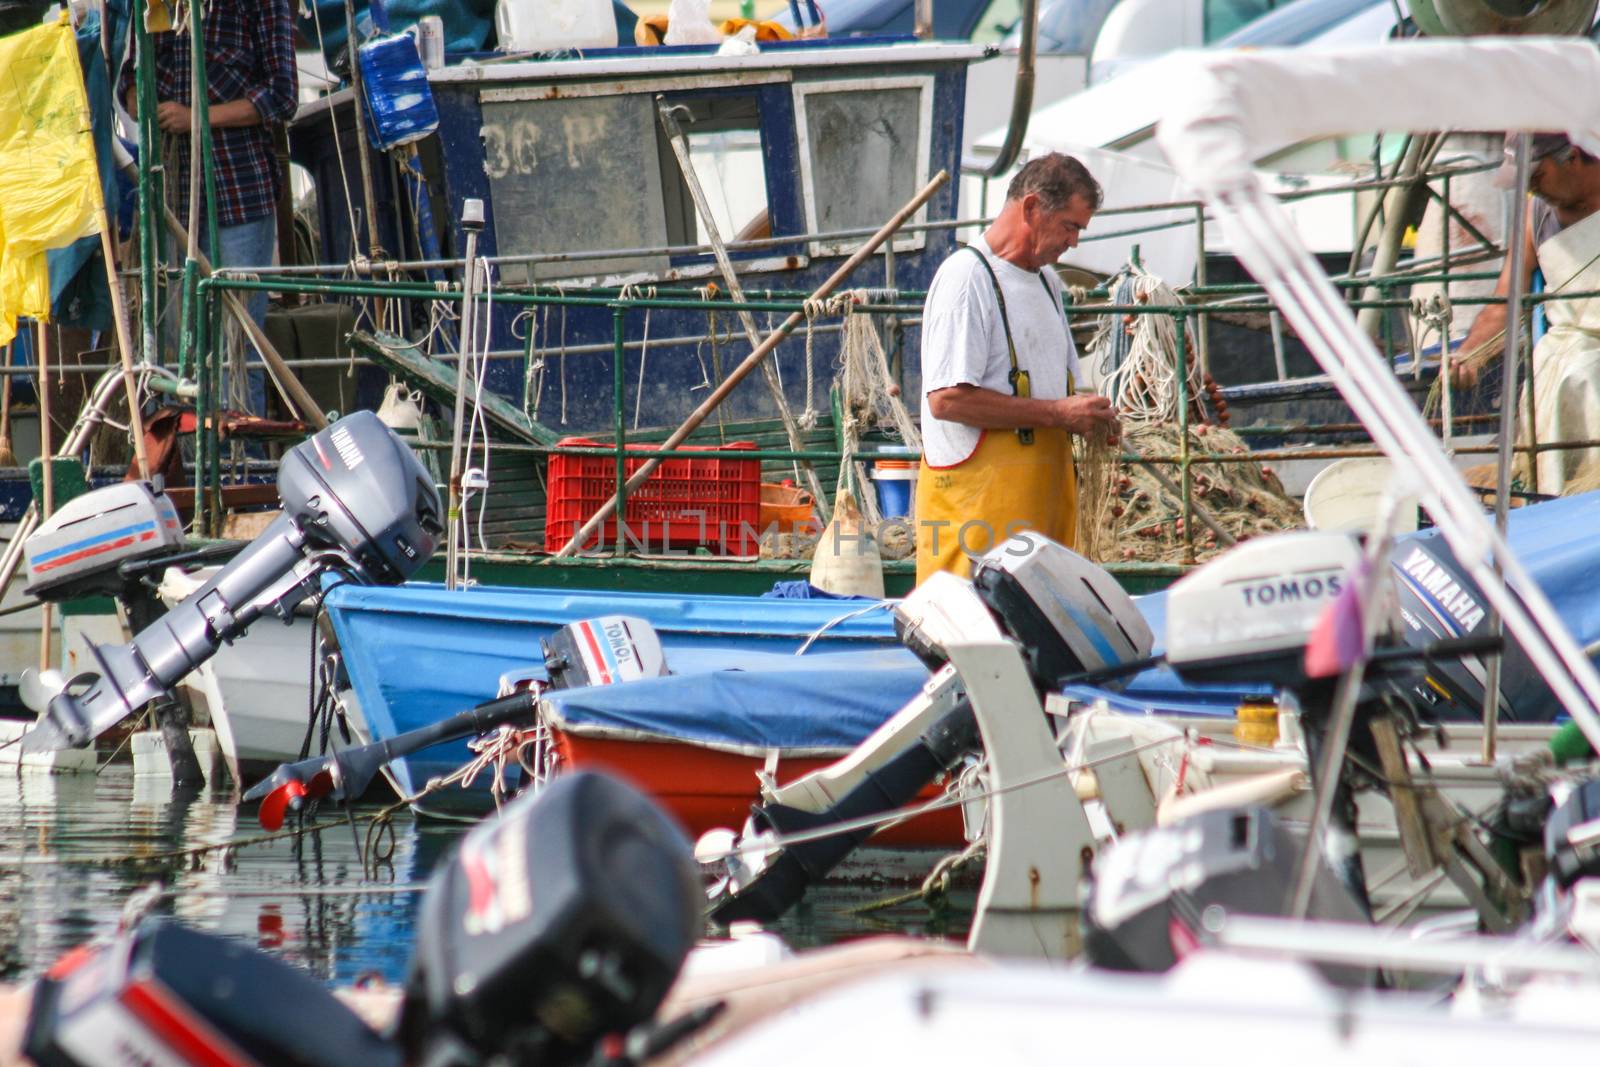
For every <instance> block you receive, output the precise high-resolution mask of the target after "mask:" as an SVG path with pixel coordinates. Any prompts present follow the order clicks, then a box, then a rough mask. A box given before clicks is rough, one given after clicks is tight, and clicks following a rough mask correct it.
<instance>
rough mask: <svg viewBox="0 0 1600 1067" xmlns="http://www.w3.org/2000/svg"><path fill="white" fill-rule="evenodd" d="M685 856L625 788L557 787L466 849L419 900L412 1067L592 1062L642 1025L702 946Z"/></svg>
mask: <svg viewBox="0 0 1600 1067" xmlns="http://www.w3.org/2000/svg"><path fill="white" fill-rule="evenodd" d="M703 902H704V894H703V891H702V889H701V886H700V878H699V869H698V867H697V866H696V864H695V862H694V855H693V852H692V851H691V850H690V847H689V842H688V841H687V840H685V839H684V837H683V835H682V833H681V832H680V831H679V830H678V828H677V826H676V825H675V824H674V823H672V821H671V820H670V819H669V818H668V817H667V816H666V815H665V814H663V813H662V812H661V810H660V809H659V808H657V807H656V806H655V805H654V804H652V803H651V802H650V801H649V800H648V799H647V798H646V797H644V796H643V795H642V794H641V793H639V792H638V791H637V790H635V789H634V788H632V787H631V786H628V785H625V784H623V783H622V782H620V781H618V780H616V779H614V778H610V777H608V776H606V775H602V774H596V773H593V772H581V773H577V774H570V775H563V776H561V777H558V778H557V779H555V780H554V781H553V782H551V783H550V784H549V785H548V786H546V787H545V788H544V789H542V790H540V791H539V792H537V793H534V794H525V795H524V796H523V797H521V798H519V799H518V800H516V801H515V802H513V803H512V804H510V805H508V806H507V807H506V809H505V812H504V814H503V815H502V816H501V817H500V818H499V819H497V820H495V821H494V822H491V823H486V824H483V825H480V826H478V827H477V828H476V829H474V830H473V831H472V832H471V833H469V834H467V836H466V837H465V838H463V839H462V841H461V844H460V847H459V850H458V851H457V853H456V854H455V856H454V857H453V858H452V860H451V862H449V863H448V864H446V865H445V867H444V868H443V869H442V870H441V871H439V873H437V874H436V875H435V876H434V879H433V882H432V884H431V885H430V886H429V888H428V893H427V896H426V897H425V898H424V902H423V906H422V913H421V920H420V924H419V925H420V933H419V935H418V939H417V948H416V953H415V955H414V956H413V958H412V965H411V974H410V977H409V978H408V980H407V983H406V997H405V1003H404V1006H403V1007H402V1010H401V1020H400V1027H399V1038H400V1042H401V1044H402V1046H403V1047H404V1049H405V1053H406V1059H407V1062H408V1063H411V1064H427V1065H429V1067H446V1065H449V1067H456V1065H461V1067H466V1065H472V1064H484V1063H489V1062H495V1063H506V1064H538V1065H539V1067H559V1065H561V1064H567V1063H578V1062H584V1061H587V1060H588V1059H589V1058H590V1057H591V1056H592V1054H593V1048H594V1044H595V1042H596V1041H598V1040H599V1039H600V1038H601V1037H603V1036H605V1035H608V1034H620V1033H623V1032H625V1031H627V1030H629V1029H630V1028H632V1027H634V1026H637V1025H639V1024H641V1023H643V1022H645V1021H647V1020H649V1019H650V1018H651V1017H652V1016H653V1015H654V1013H655V1011H656V1009H657V1008H658V1007H659V1006H660V1004H661V1001H662V999H663V998H664V997H665V996H666V993H667V990H668V988H669V987H670V986H671V984H672V982H673V980H674V979H675V978H676V976H677V973H678V969H679V967H680V966H682V963H683V960H684V958H685V956H687V955H688V952H689V950H690V949H691V948H692V947H693V946H694V942H695V939H696V938H697V937H698V936H699V934H700V931H701V917H700V913H701V907H702V905H703Z"/></svg>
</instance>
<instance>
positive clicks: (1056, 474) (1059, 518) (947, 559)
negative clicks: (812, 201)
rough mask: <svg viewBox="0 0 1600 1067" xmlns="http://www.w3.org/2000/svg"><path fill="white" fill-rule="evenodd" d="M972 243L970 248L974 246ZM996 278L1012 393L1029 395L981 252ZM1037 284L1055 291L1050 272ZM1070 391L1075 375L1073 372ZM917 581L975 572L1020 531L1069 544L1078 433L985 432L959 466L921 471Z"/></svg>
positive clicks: (1074, 519) (1074, 517)
mask: <svg viewBox="0 0 1600 1067" xmlns="http://www.w3.org/2000/svg"><path fill="white" fill-rule="evenodd" d="M969 247H970V246H969ZM971 251H972V253H973V254H974V255H976V256H977V257H978V258H979V259H980V260H982V261H983V266H984V270H986V271H987V272H988V274H989V280H990V281H991V282H993V283H994V293H995V298H996V300H997V301H998V302H999V305H1000V325H1001V326H1002V327H1003V328H1004V329H1005V334H1006V351H1007V353H1008V354H1009V356H1010V357H1011V375H1010V380H1011V394H1012V395H1013V396H1029V395H1031V390H1030V388H1029V383H1028V374H1027V372H1026V371H1024V370H1021V369H1020V368H1019V367H1018V366H1017V349H1016V345H1014V344H1013V343H1012V339H1011V323H1010V320H1009V319H1008V318H1007V316H1006V298H1005V296H1004V294H1002V293H1001V292H1000V280H999V279H998V278H996V277H995V274H994V268H993V267H991V266H989V261H988V260H987V259H985V258H984V256H983V253H981V252H979V251H978V250H977V249H975V248H973V249H971ZM1039 281H1040V283H1041V284H1043V285H1044V287H1045V290H1046V292H1049V293H1050V297H1051V299H1052V300H1054V299H1055V293H1054V292H1053V291H1052V290H1051V289H1050V285H1049V283H1048V282H1046V281H1045V280H1044V276H1043V275H1040V277H1039ZM1067 395H1068V396H1071V395H1072V373H1071V371H1068V372H1067ZM914 515H915V520H916V527H917V581H918V583H921V582H922V581H923V580H924V579H925V578H927V577H928V576H929V575H930V574H932V573H934V572H935V571H950V572H952V573H954V574H958V575H960V576H961V577H963V578H965V577H968V576H969V575H970V574H971V571H972V567H971V562H970V560H969V558H968V557H969V556H981V555H983V554H984V553H985V552H987V551H989V549H991V548H993V547H995V546H996V545H999V544H1002V543H1003V542H1004V541H1005V540H1006V539H1007V538H1009V537H1011V536H1012V535H1013V534H1015V533H1017V532H1018V531H1020V530H1034V531H1036V532H1038V533H1042V534H1044V535H1045V536H1046V537H1048V538H1050V539H1051V540H1053V541H1059V542H1060V543H1061V544H1064V545H1066V546H1067V547H1068V548H1071V547H1072V546H1073V544H1074V543H1075V542H1076V540H1077V532H1078V477H1077V472H1076V471H1075V470H1074V469H1073V466H1072V438H1071V435H1069V434H1068V433H1067V431H1066V430H1064V429H1062V428H1060V427H1059V426H1049V427H1035V428H1033V429H1026V430H984V431H982V433H981V434H980V435H979V437H978V447H977V448H975V449H973V450H972V454H971V455H970V456H968V457H967V458H966V459H964V460H962V461H961V462H960V463H957V464H955V465H954V466H950V467H930V466H928V461H927V459H926V458H924V459H923V461H922V464H921V466H920V468H919V469H918V472H917V503H916V510H915V512H914Z"/></svg>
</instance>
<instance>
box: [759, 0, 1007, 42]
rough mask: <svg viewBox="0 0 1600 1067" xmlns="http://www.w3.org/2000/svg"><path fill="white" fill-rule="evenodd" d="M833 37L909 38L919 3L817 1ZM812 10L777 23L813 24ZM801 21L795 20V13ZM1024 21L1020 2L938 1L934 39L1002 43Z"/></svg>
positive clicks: (792, 9)
mask: <svg viewBox="0 0 1600 1067" xmlns="http://www.w3.org/2000/svg"><path fill="white" fill-rule="evenodd" d="M816 6H817V7H818V8H820V9H821V10H822V14H823V17H824V18H826V19H827V22H828V36H830V37H908V36H910V35H911V33H912V31H914V30H915V29H916V6H917V5H916V0H817V4H816ZM810 7H811V5H810V4H808V3H807V2H806V0H798V2H797V3H792V4H790V6H789V10H787V11H784V12H782V13H781V14H779V15H777V16H775V17H774V18H773V21H774V22H778V23H780V24H782V25H784V26H786V27H788V28H789V29H791V30H794V29H797V28H799V27H800V26H809V25H811V10H810ZM797 13H798V14H799V15H801V16H803V17H802V18H799V19H797V17H796V14H797ZM1021 16H1022V0H937V2H936V3H935V4H934V5H933V36H934V37H935V38H936V39H938V40H941V41H973V42H976V43H978V44H985V43H988V42H990V41H998V40H1000V38H1001V37H1003V36H1005V34H1006V31H1008V30H1010V29H1011V28H1012V27H1013V26H1015V25H1016V23H1017V20H1018V19H1019V18H1021Z"/></svg>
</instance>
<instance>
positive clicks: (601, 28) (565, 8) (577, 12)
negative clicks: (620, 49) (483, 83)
mask: <svg viewBox="0 0 1600 1067" xmlns="http://www.w3.org/2000/svg"><path fill="white" fill-rule="evenodd" d="M494 25H495V30H496V32H497V33H498V35H499V38H500V51H502V52H556V51H560V50H561V49H565V48H615V47H616V46H617V21H616V17H615V16H614V15H612V13H611V0H500V2H499V3H498V4H496V5H495V10H494Z"/></svg>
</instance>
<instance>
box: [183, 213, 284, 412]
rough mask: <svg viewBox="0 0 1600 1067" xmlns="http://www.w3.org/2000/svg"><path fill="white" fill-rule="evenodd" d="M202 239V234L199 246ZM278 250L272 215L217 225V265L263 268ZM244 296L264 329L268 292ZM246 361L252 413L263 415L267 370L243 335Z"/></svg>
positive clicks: (224, 386) (224, 387)
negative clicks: (235, 223)
mask: <svg viewBox="0 0 1600 1067" xmlns="http://www.w3.org/2000/svg"><path fill="white" fill-rule="evenodd" d="M204 240H205V238H204V236H202V237H201V241H202V246H203V242H204ZM277 251H278V220H277V218H275V217H274V216H272V215H265V216H263V217H261V218H259V219H252V220H250V221H249V222H241V223H240V224H239V225H237V226H218V227H217V258H218V259H219V260H221V262H220V263H219V264H218V265H219V266H223V267H266V266H270V265H271V264H273V263H274V262H276V260H277ZM239 295H240V297H242V298H243V299H244V306H245V310H246V311H248V312H249V313H250V318H251V319H253V320H254V321H255V324H256V325H257V326H259V327H262V328H263V329H265V328H266V324H267V294H266V291H265V290H257V291H255V292H249V293H240V294H239ZM246 342H247V344H246V347H245V361H246V363H249V364H254V365H253V366H251V367H250V368H249V372H248V377H249V384H248V386H247V387H246V388H247V390H248V396H249V398H250V410H249V414H251V415H265V414H266V413H267V372H266V371H264V370H262V369H261V368H260V364H261V354H260V353H259V352H257V351H256V346H255V345H254V344H251V343H248V342H249V339H248V338H246ZM222 396H223V398H224V403H226V398H227V396H228V368H227V367H226V366H224V367H223V368H222Z"/></svg>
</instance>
